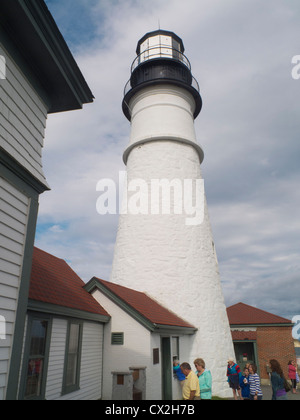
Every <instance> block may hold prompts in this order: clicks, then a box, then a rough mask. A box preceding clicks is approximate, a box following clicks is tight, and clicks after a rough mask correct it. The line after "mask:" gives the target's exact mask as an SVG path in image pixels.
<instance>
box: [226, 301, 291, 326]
mask: <svg viewBox="0 0 300 420" xmlns="http://www.w3.org/2000/svg"><path fill="white" fill-rule="evenodd" d="M227 316H228V319H229V324H230V325H253V324H291V321H290V320H289V319H286V318H282V317H280V316H278V315H274V314H271V313H269V312H266V311H264V310H262V309H258V308H255V307H253V306H250V305H247V304H245V303H242V302H239V303H237V304H235V305H232V306H229V307H228V308H227Z"/></svg>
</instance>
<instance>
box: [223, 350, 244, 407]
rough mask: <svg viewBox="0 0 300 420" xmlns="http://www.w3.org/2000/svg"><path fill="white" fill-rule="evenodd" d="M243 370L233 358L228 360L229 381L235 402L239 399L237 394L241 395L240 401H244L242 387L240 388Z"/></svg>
mask: <svg viewBox="0 0 300 420" xmlns="http://www.w3.org/2000/svg"><path fill="white" fill-rule="evenodd" d="M241 376H242V374H241V369H240V367H239V365H237V364H236V363H235V362H234V360H233V359H232V358H230V359H228V365H227V381H228V384H229V386H230V388H231V389H232V394H233V398H234V399H235V400H237V399H238V396H237V394H238V395H239V397H240V399H241V400H243V399H244V398H243V397H242V394H241V387H240V378H241Z"/></svg>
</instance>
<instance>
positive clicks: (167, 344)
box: [161, 337, 172, 400]
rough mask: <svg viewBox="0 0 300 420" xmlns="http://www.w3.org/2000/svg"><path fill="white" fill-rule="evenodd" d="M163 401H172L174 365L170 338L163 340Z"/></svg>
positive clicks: (163, 338)
mask: <svg viewBox="0 0 300 420" xmlns="http://www.w3.org/2000/svg"><path fill="white" fill-rule="evenodd" d="M161 374H162V399H163V400H172V363H171V340H170V337H162V338H161Z"/></svg>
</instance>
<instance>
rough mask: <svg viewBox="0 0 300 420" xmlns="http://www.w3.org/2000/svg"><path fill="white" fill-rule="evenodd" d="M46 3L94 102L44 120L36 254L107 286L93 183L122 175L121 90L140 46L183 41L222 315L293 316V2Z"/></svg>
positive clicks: (297, 89)
mask: <svg viewBox="0 0 300 420" xmlns="http://www.w3.org/2000/svg"><path fill="white" fill-rule="evenodd" d="M46 3H47V5H48V7H49V9H50V11H51V13H52V14H53V16H54V18H55V20H56V22H57V25H58V27H59V28H60V30H61V32H62V34H63V35H64V37H65V39H66V41H67V43H68V45H69V47H70V49H71V51H72V53H73V55H74V57H75V58H76V61H77V63H78V65H79V67H80V69H81V71H82V73H83V74H84V76H85V78H86V80H87V82H88V84H89V86H90V88H91V90H92V92H93V94H94V96H95V98H96V99H95V102H94V103H93V104H89V105H85V106H84V109H83V110H81V111H73V112H68V113H62V114H57V115H50V116H49V118H48V123H47V131H46V140H45V147H44V152H43V161H44V170H45V174H46V177H47V180H48V183H49V184H50V186H51V191H50V192H46V193H44V194H43V195H42V196H41V199H40V211H39V219H38V227H37V236H36V246H38V247H40V248H42V249H44V250H45V251H47V252H50V253H53V254H54V255H56V256H58V257H60V258H63V259H65V260H67V262H68V263H69V264H70V265H71V266H72V268H73V269H74V270H75V271H76V272H77V273H78V274H79V275H80V276H81V277H82V278H83V280H84V281H88V280H89V279H90V278H91V277H92V276H94V275H96V276H98V277H101V278H103V279H109V276H110V270H111V265H112V258H113V249H114V243H115V238H116V231H117V226H118V216H114V215H106V216H100V215H99V214H98V213H97V212H96V201H97V198H98V197H99V192H97V191H96V184H97V182H98V180H100V179H102V178H111V179H115V180H118V176H119V171H123V170H124V169H125V167H124V165H123V162H122V153H123V151H124V149H125V148H126V146H127V144H128V140H129V132H130V126H129V122H128V121H127V119H126V118H125V117H124V115H123V113H122V110H121V102H122V99H123V88H124V86H125V84H126V82H127V80H128V79H129V76H130V73H129V71H130V65H131V62H132V61H133V60H134V58H135V49H136V44H137V41H138V40H139V39H140V38H141V37H142V36H143V35H144V34H145V33H146V32H150V31H153V30H156V29H158V27H159V26H160V27H161V29H165V30H169V31H173V32H175V33H176V34H177V35H179V36H180V37H181V38H182V39H183V42H184V45H185V54H186V55H187V57H188V58H189V60H190V62H191V64H192V72H193V75H194V76H195V77H196V79H197V80H198V82H199V85H200V89H201V95H202V99H203V109H202V112H201V114H200V115H199V117H198V118H197V119H196V121H195V127H196V132H197V137H198V141H199V143H200V144H201V145H202V146H203V149H204V152H205V159H204V162H203V164H202V172H203V176H204V180H205V188H206V195H207V201H208V207H209V213H210V219H211V224H212V229H213V235H214V241H215V245H216V250H217V254H218V260H219V268H220V274H221V281H222V287H223V291H224V297H225V302H226V305H227V306H229V305H232V304H234V303H237V302H240V301H242V302H244V303H248V304H250V305H254V306H257V307H259V308H261V309H264V310H267V311H270V312H273V313H275V314H278V315H281V316H285V317H288V318H292V317H293V316H294V315H296V314H300V281H299V280H300V258H299V257H300V217H299V215H300V193H299V185H300V164H299V159H300V142H299V140H300V139H299V133H300V100H299V94H300V79H296V78H293V77H292V70H293V67H295V64H292V59H293V57H294V56H296V55H300V44H299V39H300V4H299V1H298V0H187V1H182V0H164V1H160V0H151V1H149V2H147V1H145V0H46ZM295 73H296V74H297V72H295V71H294V74H295ZM299 73H300V71H299Z"/></svg>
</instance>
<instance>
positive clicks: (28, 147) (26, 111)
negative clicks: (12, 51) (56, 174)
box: [0, 44, 47, 185]
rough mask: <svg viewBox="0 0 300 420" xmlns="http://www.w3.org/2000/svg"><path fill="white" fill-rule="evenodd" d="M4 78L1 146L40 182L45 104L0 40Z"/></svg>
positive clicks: (42, 179)
mask: <svg viewBox="0 0 300 420" xmlns="http://www.w3.org/2000/svg"><path fill="white" fill-rule="evenodd" d="M0 55H2V56H4V57H5V60H6V79H5V80H1V81H0V146H1V147H2V148H3V149H4V150H5V151H6V152H7V153H8V154H9V155H11V156H12V157H13V158H14V159H16V160H17V161H18V162H19V163H20V164H21V165H22V166H23V167H24V168H25V169H27V170H28V171H29V172H30V173H31V174H32V175H33V176H34V177H35V178H37V179H38V180H39V181H40V182H42V183H43V184H45V185H47V183H46V180H45V176H44V173H43V168H42V147H43V142H44V132H45V126H46V119H47V108H46V105H45V104H44V103H43V101H42V100H41V99H40V97H39V96H38V95H37V93H36V92H35V90H33V88H32V86H31V85H30V83H29V82H28V81H27V79H26V78H25V77H24V75H23V74H22V73H21V71H20V70H19V69H18V67H17V66H16V64H15V63H14V62H13V60H12V59H11V57H10V56H9V55H8V53H7V52H6V50H4V48H3V46H1V44H0Z"/></svg>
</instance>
